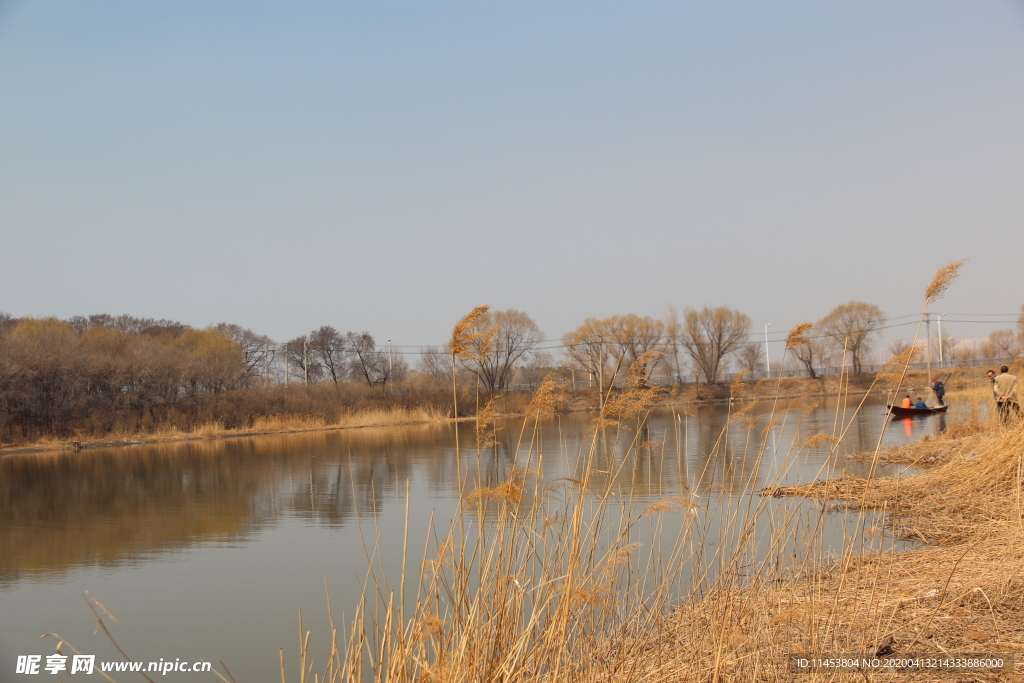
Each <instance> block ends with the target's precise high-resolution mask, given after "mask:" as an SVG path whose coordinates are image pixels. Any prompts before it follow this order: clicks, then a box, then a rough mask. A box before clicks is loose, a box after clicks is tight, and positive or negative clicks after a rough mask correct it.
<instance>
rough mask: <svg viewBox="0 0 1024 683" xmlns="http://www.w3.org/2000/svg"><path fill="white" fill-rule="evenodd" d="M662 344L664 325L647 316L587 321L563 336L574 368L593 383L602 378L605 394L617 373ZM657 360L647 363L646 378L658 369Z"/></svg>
mask: <svg viewBox="0 0 1024 683" xmlns="http://www.w3.org/2000/svg"><path fill="white" fill-rule="evenodd" d="M664 343H665V324H664V323H663V322H661V321H660V320H656V319H654V318H651V317H649V316H642V317H641V316H638V315H634V314H632V313H630V314H627V315H613V316H611V317H610V318H604V319H603V320H598V319H597V318H587V319H586V320H584V321H583V324H582V325H580V326H579V327H577V328H576V329H575V330H573V331H572V332H570V333H569V334H568V335H566V339H565V347H566V355H567V356H568V357H569V360H570V361H571V362H572V364H573V365H575V366H576V367H578V368H580V369H581V370H583V371H585V372H588V373H590V374H591V375H592V376H593V378H594V380H595V381H596V380H598V379H599V378H601V376H602V375H603V377H604V386H603V387H601V390H602V391H607V390H608V388H609V387H611V386H612V383H613V382H614V381H615V377H616V375H617V374H618V373H619V371H625V370H626V368H628V367H629V366H630V365H631V364H633V363H635V362H636V360H637V359H638V358H639V357H640V356H642V355H643V354H644V353H646V352H648V351H652V350H654V349H656V348H660V347H662V346H663V345H664ZM658 360H659V359H654V360H652V362H650V363H648V364H646V365H645V366H644V367H643V368H642V370H641V372H643V373H644V374H645V377H646V376H647V375H649V373H651V372H652V371H653V370H654V368H655V367H656V366H657V364H658Z"/></svg>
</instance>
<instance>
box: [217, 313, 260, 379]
mask: <svg viewBox="0 0 1024 683" xmlns="http://www.w3.org/2000/svg"><path fill="white" fill-rule="evenodd" d="M214 329H215V330H217V331H218V332H220V333H221V334H223V335H225V336H227V337H230V338H231V339H232V340H234V342H235V343H236V344H238V347H239V348H240V349H241V350H242V362H243V363H244V364H245V376H246V377H247V378H249V377H254V376H261V375H263V374H264V372H263V369H264V367H266V366H267V365H268V364H269V362H270V360H271V355H272V354H273V348H274V340H273V339H271V338H270V337H268V336H266V335H263V334H256V333H255V332H253V331H252V330H249V329H246V328H244V327H242V326H240V325H234V324H232V323H220V324H219V325H217V326H216V327H215V328H214Z"/></svg>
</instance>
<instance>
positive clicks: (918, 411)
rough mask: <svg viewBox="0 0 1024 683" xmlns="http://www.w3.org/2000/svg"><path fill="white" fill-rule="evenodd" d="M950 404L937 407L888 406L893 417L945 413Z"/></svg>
mask: <svg viewBox="0 0 1024 683" xmlns="http://www.w3.org/2000/svg"><path fill="white" fill-rule="evenodd" d="M948 407H949V406H937V407H935V408H900V407H899V406H888V408H889V410H891V411H892V416H893V417H915V416H917V415H934V414H935V413H944V412H946V408H948Z"/></svg>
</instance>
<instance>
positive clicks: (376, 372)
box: [345, 332, 406, 387]
mask: <svg viewBox="0 0 1024 683" xmlns="http://www.w3.org/2000/svg"><path fill="white" fill-rule="evenodd" d="M345 346H346V347H347V348H348V351H349V369H350V370H349V371H350V372H351V373H352V375H353V376H355V377H359V378H361V379H363V380H365V381H366V384H367V385H368V386H371V387H374V386H383V385H385V384H387V383H388V381H390V380H391V375H392V372H393V371H394V367H395V360H396V359H395V358H394V357H389V356H388V354H387V352H385V351H378V350H377V343H376V342H375V341H374V339H373V335H371V334H370V333H369V332H359V333H356V332H349V333H348V334H346V335H345ZM400 364H401V369H402V371H403V373H404V370H405V368H406V365H405V361H404V360H400Z"/></svg>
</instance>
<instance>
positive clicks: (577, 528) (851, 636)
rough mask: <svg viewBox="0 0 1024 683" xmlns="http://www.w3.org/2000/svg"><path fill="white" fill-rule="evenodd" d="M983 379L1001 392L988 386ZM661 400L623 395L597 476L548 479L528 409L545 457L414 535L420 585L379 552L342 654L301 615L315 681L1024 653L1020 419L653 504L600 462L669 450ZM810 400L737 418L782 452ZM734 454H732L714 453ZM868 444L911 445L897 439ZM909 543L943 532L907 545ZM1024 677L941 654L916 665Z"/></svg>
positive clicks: (797, 448) (623, 675)
mask: <svg viewBox="0 0 1024 683" xmlns="http://www.w3.org/2000/svg"><path fill="white" fill-rule="evenodd" d="M965 393H969V392H965ZM974 394H975V395H976V398H977V401H978V406H979V408H980V406H981V405H982V403H983V401H984V400H985V399H986V398H987V397H986V395H985V393H984V388H982V389H979V390H976V391H974ZM659 398H660V397H659V396H658V394H657V392H655V391H653V390H651V389H650V388H648V387H645V386H644V385H643V383H642V382H634V383H632V384H630V385H628V386H627V389H626V390H625V391H624V392H622V393H621V394H618V395H616V396H615V397H613V400H610V401H608V403H607V404H606V407H605V410H604V411H603V412H602V413H601V414H600V415H599V416H598V417H597V418H596V419H595V422H594V427H593V439H592V442H591V445H590V447H589V449H588V448H586V447H585V448H584V449H583V450H582V451H581V452H580V453H578V454H575V455H577V456H578V457H579V458H580V459H581V463H582V466H581V467H580V468H579V471H580V472H581V474H580V476H579V478H576V479H562V480H558V481H554V482H544V481H541V480H540V479H539V478H538V477H537V476H536V473H535V470H534V466H535V465H536V462H537V461H538V459H540V458H543V457H545V454H543V453H540V452H536V451H535V450H534V449H533V448H532V447H531V446H530V444H531V443H532V442H533V435H532V433H531V431H532V430H533V429H536V423H535V422H534V423H532V426H531V423H530V422H528V423H527V425H526V426H525V427H524V429H523V433H522V435H521V437H520V440H521V446H522V447H523V448H524V449H526V451H527V452H528V453H529V456H528V458H527V460H526V461H525V462H522V463H521V466H520V467H519V468H518V469H514V470H513V471H512V472H511V473H510V474H509V476H508V478H507V480H506V481H504V482H503V483H501V484H498V485H496V486H491V487H476V488H473V489H471V490H467V491H466V492H465V495H464V497H463V505H462V512H461V514H460V515H459V516H457V518H456V519H455V520H454V521H453V522H452V524H451V526H450V527H449V528H447V529H443V530H435V531H433V532H431V533H430V534H428V539H427V540H426V542H425V543H424V542H423V541H420V542H418V543H412V544H410V543H408V532H407V542H406V548H407V557H406V558H405V559H403V563H402V565H403V566H402V567H401V568H400V569H401V573H400V577H399V578H398V579H395V576H394V575H392V576H391V581H390V582H389V579H388V575H387V572H386V571H385V569H384V568H381V567H371V575H370V576H371V578H370V583H369V584H368V587H367V591H366V593H365V596H364V599H363V601H362V603H361V604H360V605H359V606H358V608H357V610H356V615H355V618H354V620H353V621H352V622H351V623H350V624H347V625H345V626H344V630H343V631H341V632H338V631H335V632H334V637H333V639H332V649H331V651H330V652H329V653H321V654H320V655H319V656H318V657H316V658H315V657H314V653H313V652H311V651H310V649H309V646H308V643H309V637H308V634H303V633H301V631H300V647H299V650H298V660H299V663H298V667H299V670H300V672H301V673H300V675H299V676H298V680H300V681H314V680H315V681H321V680H323V681H362V680H371V679H372V680H382V681H392V682H399V681H474V680H475V681H502V682H511V681H552V682H554V681H580V682H583V681H587V682H589V681H623V682H626V681H630V682H633V681H639V680H643V681H666V682H667V681H680V680H685V681H708V682H710V683H717V682H719V681H782V680H787V681H788V680H793V675H794V674H792V673H790V672H789V670H788V669H787V662H788V659H787V656H788V655H789V654H792V653H808V654H811V653H816V654H819V655H823V654H826V653H833V654H850V655H853V654H856V655H865V654H868V655H876V654H883V655H884V654H893V655H896V656H907V655H941V656H947V655H951V654H963V653H978V652H990V653H1003V654H1008V653H1016V654H1020V653H1024V639H1022V638H1021V637H1020V633H1021V632H1024V600H1022V598H1024V576H1022V575H1021V570H1022V569H1024V543H1022V537H1021V532H1022V531H1024V526H1022V512H1024V496H1022V494H1024V488H1022V481H1024V429H1022V428H1021V427H1020V426H1019V425H1018V426H1014V427H1004V426H1000V425H998V424H995V423H994V422H993V421H992V420H991V419H986V418H985V417H984V415H983V411H981V410H972V411H968V412H967V414H966V419H964V420H962V421H957V422H954V423H953V424H952V425H951V427H950V429H949V430H947V432H946V434H945V435H940V436H938V437H936V438H932V439H928V440H927V441H923V442H921V443H920V444H917V445H914V446H908V447H904V448H903V449H902V450H901V454H900V456H899V457H901V458H903V459H904V461H906V462H916V463H918V465H919V466H920V467H922V468H923V470H922V471H921V473H919V474H917V475H915V476H908V477H903V478H898V479H885V478H875V477H868V478H852V477H843V478H840V479H838V480H832V481H826V482H819V483H816V484H812V485H808V486H803V487H797V488H781V487H778V486H770V487H768V488H767V489H766V490H765V491H762V492H760V494H759V493H755V492H751V493H749V494H748V495H745V496H741V497H740V498H738V499H727V498H726V497H720V498H718V499H717V500H715V499H714V497H703V498H698V497H697V496H695V495H694V494H693V493H692V492H690V491H689V490H686V489H683V490H681V491H680V492H679V495H678V496H672V497H669V498H665V499H663V500H660V501H656V502H654V503H653V504H646V505H645V506H643V507H639V506H637V505H635V504H634V503H632V502H630V501H629V500H621V499H619V498H618V497H616V496H614V495H613V492H612V490H611V487H610V484H609V483H608V482H610V481H611V479H612V477H601V476H598V474H596V473H595V468H594V466H593V465H594V463H595V454H596V452H597V448H596V445H597V444H598V443H599V442H600V441H601V440H606V439H616V440H618V442H619V443H620V444H622V446H623V452H624V454H625V455H624V457H623V458H622V460H621V462H620V463H619V464H618V466H619V467H626V466H627V463H628V462H630V461H631V458H633V457H634V456H635V457H643V456H644V454H645V453H646V454H648V455H650V454H654V453H656V452H657V450H658V448H659V446H658V444H652V443H650V442H645V441H642V439H643V438H644V436H643V435H644V434H645V431H644V430H643V428H642V426H643V421H644V416H645V414H646V411H647V410H649V409H650V408H651V407H652V406H653V405H654V404H655V402H656V401H658V400H659ZM554 401H555V399H554V398H553V396H552V394H551V393H550V392H549V393H547V394H545V393H544V392H543V391H542V392H540V393H538V395H537V396H536V397H535V399H534V401H533V402H532V403H531V405H530V406H528V407H527V410H526V411H525V412H527V414H530V415H534V416H537V417H539V416H540V415H542V414H544V413H545V412H547V411H549V410H550V409H551V407H552V405H553V404H554ZM800 410H801V409H800V408H799V407H798V406H796V405H794V406H792V407H788V408H787V407H780V408H779V409H777V410H775V411H773V412H771V413H769V414H766V415H760V416H758V415H754V414H752V413H749V412H746V411H744V410H739V409H738V410H737V411H736V413H735V415H734V416H733V422H734V423H736V424H740V423H742V424H746V425H747V426H748V429H747V433H748V435H749V436H748V439H749V441H750V442H751V443H752V444H755V445H757V446H758V452H760V453H762V455H763V454H764V453H765V452H766V451H767V450H768V448H767V444H768V442H769V439H770V435H771V432H772V429H773V427H774V426H775V425H779V424H781V423H783V422H786V421H790V420H794V421H797V422H799V421H800V420H801V419H802V418H801V413H800ZM483 429H484V430H485V431H486V429H487V427H486V426H484V427H483ZM841 432H842V425H837V428H836V432H835V433H832V434H828V433H807V434H804V435H803V438H802V439H801V440H799V441H797V440H794V443H793V444H792V445H791V446H790V447H789V449H788V451H787V452H786V453H784V454H783V455H782V457H783V458H785V459H786V460H787V461H789V462H794V461H796V459H798V458H800V457H802V454H803V453H804V452H805V450H806V449H807V448H809V447H811V446H812V445H821V444H823V443H825V444H827V443H835V442H836V440H837V439H838V438H840V434H841ZM478 441H479V443H480V444H482V446H481V448H487V447H488V446H487V443H488V442H487V439H486V438H483V439H480V440H478ZM467 453H475V449H470V450H469V451H467ZM936 453H938V455H936ZM725 455H726V452H725V451H724V448H723V450H722V452H721V453H712V454H711V458H710V459H715V458H716V457H724V456H725ZM925 456H927V457H925ZM547 457H551V455H550V454H548V455H547ZM866 457H869V458H871V459H873V460H878V459H879V458H880V457H881V458H889V459H896V455H895V454H894V453H892V452H886V451H883V452H881V453H872V454H870V455H868V456H866ZM925 463H927V467H925ZM773 496H775V497H784V498H785V499H787V500H793V501H803V504H804V506H805V507H806V506H810V508H811V509H812V510H817V513H816V514H817V515H818V518H819V519H822V520H823V519H824V518H825V517H826V516H828V515H834V514H838V515H844V516H846V517H847V519H848V520H850V521H851V522H853V528H854V529H855V530H854V531H852V532H850V535H849V537H848V538H846V539H845V542H844V543H843V548H844V550H843V551H842V552H840V553H838V554H832V553H830V552H829V551H827V550H825V549H824V548H825V546H824V544H823V543H822V540H821V536H820V534H819V533H818V532H819V531H820V528H819V529H807V528H800V527H799V525H798V524H796V523H794V522H793V519H795V517H794V518H792V519H791V518H785V517H784V516H778V514H777V512H776V513H773V512H772V509H771V506H770V505H769V501H770V500H773V499H774V498H773ZM623 498H624V496H623ZM712 508H713V509H712ZM712 512H713V513H714V515H712ZM712 519H715V520H720V521H715V522H713V521H712ZM819 526H820V525H819ZM886 531H888V532H889V534H886V533H885V532H886ZM641 532H642V533H641ZM639 538H644V539H645V541H644V542H640V541H638V540H637V539H639ZM897 538H905V539H910V540H913V541H916V542H917V543H919V544H922V545H921V546H920V547H918V548H916V549H911V550H902V551H900V550H899V548H898V547H897V545H896V544H895V543H894V539H897ZM726 540H728V542H726ZM368 543H369V544H370V546H371V547H370V549H369V551H368V552H369V554H370V555H376V551H375V549H374V547H373V544H372V543H371V542H369V541H368ZM415 547H419V548H420V550H419V551H414V550H413V548H415ZM421 553H422V554H421ZM414 567H420V571H417V570H415V569H413V568H414ZM392 569H396V570H397V569H398V568H392ZM417 577H418V578H417ZM288 654H289V655H290V657H289V658H288V659H286V652H285V651H284V650H282V653H281V656H282V681H284V680H286V676H285V671H286V670H287V669H289V668H292V667H294V666H295V657H296V655H295V651H294V650H290V651H289V653H288ZM314 659H319V662H317V661H314ZM324 659H327V662H326V664H325V663H324V661H323V660H324ZM288 662H291V664H290V666H289V664H288ZM292 670H293V671H294V669H292ZM886 675H887V674H885V673H882V672H879V671H864V672H852V673H840V674H836V673H834V672H829V673H816V674H807V675H801V677H800V678H799V680H806V681H819V680H829V681H847V680H849V681H863V680H875V679H879V678H881V677H885V676H886ZM1008 675H1012V674H1008V673H1007V672H1005V671H1000V672H998V673H983V672H979V671H977V670H974V671H970V672H966V673H963V672H961V673H957V672H950V671H942V670H928V671H926V672H924V673H920V674H914V675H913V676H912V679H914V680H930V681H931V680H978V681H980V680H1006V679H1007V676H1008ZM293 679H294V676H293Z"/></svg>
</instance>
